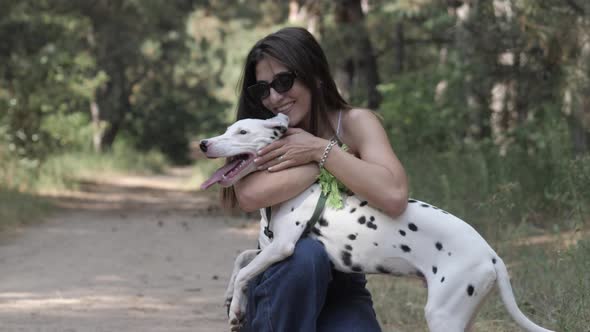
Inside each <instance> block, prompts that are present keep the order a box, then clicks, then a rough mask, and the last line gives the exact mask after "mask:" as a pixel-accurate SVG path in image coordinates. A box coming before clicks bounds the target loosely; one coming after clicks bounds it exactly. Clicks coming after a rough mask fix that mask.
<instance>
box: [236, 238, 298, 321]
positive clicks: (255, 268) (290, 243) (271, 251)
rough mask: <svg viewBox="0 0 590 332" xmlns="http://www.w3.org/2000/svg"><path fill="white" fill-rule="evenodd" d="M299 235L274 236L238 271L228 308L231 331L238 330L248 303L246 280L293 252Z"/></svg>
mask: <svg viewBox="0 0 590 332" xmlns="http://www.w3.org/2000/svg"><path fill="white" fill-rule="evenodd" d="M298 238H299V237H292V236H290V237H286V238H282V239H281V238H280V237H276V238H275V239H274V240H273V242H272V243H270V244H269V245H268V246H266V247H265V248H264V249H262V250H261V251H260V253H259V254H258V256H256V257H254V259H253V260H252V261H251V262H250V264H248V265H246V266H245V267H244V268H242V269H241V270H240V272H238V274H237V276H236V280H235V284H234V293H233V298H232V301H231V305H230V308H229V324H230V327H231V330H232V331H238V330H239V328H240V323H241V320H242V319H243V318H244V314H245V312H246V305H247V303H248V301H247V296H246V289H247V287H248V282H249V281H250V280H252V278H254V277H256V276H257V275H259V274H260V273H262V272H264V271H265V270H266V269H267V268H268V267H269V266H271V265H272V264H274V263H276V262H279V261H281V260H283V259H285V258H287V257H289V256H291V255H292V254H293V250H294V249H295V243H296V242H297V239H298Z"/></svg>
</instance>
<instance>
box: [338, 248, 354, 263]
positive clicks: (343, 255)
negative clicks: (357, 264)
mask: <svg viewBox="0 0 590 332" xmlns="http://www.w3.org/2000/svg"><path fill="white" fill-rule="evenodd" d="M340 258H342V264H344V265H346V266H351V265H352V255H351V254H350V253H349V252H348V251H343V252H341V253H340Z"/></svg>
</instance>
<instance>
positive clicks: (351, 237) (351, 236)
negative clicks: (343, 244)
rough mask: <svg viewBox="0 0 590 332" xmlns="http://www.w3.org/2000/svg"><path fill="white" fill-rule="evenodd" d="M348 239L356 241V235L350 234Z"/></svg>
mask: <svg viewBox="0 0 590 332" xmlns="http://www.w3.org/2000/svg"><path fill="white" fill-rule="evenodd" d="M348 238H349V239H350V240H356V235H354V234H350V235H349V236H348Z"/></svg>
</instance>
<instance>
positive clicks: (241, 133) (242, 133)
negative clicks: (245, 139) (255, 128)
mask: <svg viewBox="0 0 590 332" xmlns="http://www.w3.org/2000/svg"><path fill="white" fill-rule="evenodd" d="M247 133H248V132H247V131H246V130H244V129H242V130H240V135H246V134H247Z"/></svg>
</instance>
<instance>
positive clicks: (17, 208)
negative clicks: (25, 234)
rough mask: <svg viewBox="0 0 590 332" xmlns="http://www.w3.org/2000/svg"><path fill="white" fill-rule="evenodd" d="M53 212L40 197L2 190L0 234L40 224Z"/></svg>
mask: <svg viewBox="0 0 590 332" xmlns="http://www.w3.org/2000/svg"><path fill="white" fill-rule="evenodd" d="M52 210H53V208H52V206H51V204H50V203H49V202H48V201H47V200H45V199H43V198H41V197H38V196H35V195H31V194H27V193H21V192H18V191H14V190H6V189H0V232H3V231H7V230H11V229H15V228H18V227H20V226H23V225H30V224H34V223H37V222H39V220H40V219H41V218H42V217H45V216H47V214H48V213H50V212H51V211H52Z"/></svg>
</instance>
